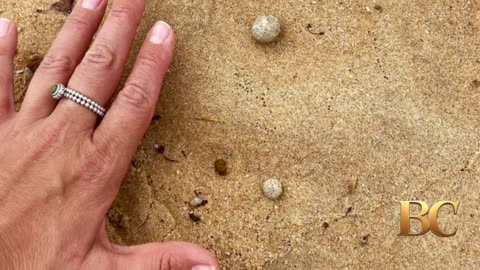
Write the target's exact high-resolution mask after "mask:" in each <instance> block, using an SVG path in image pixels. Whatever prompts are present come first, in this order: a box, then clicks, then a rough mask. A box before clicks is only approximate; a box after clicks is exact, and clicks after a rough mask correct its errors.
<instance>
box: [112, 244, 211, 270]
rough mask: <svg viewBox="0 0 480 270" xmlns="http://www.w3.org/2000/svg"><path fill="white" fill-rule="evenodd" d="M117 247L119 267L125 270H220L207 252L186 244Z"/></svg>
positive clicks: (115, 251)
mask: <svg viewBox="0 0 480 270" xmlns="http://www.w3.org/2000/svg"><path fill="white" fill-rule="evenodd" d="M116 247H117V250H114V253H117V254H119V255H120V256H119V257H118V261H117V262H116V263H117V265H124V266H126V267H125V269H145V270H153V269H155V270H156V269H178V270H184V269H185V270H218V269H220V267H219V266H218V262H217V260H216V259H215V257H213V255H212V254H210V252H208V251H207V250H205V249H203V248H201V247H199V246H197V245H194V244H191V243H186V242H166V243H161V244H160V243H151V244H145V245H140V246H133V247H118V246H116Z"/></svg>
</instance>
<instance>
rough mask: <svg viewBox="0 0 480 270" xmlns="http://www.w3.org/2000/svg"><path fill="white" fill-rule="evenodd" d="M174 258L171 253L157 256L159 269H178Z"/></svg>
mask: <svg viewBox="0 0 480 270" xmlns="http://www.w3.org/2000/svg"><path fill="white" fill-rule="evenodd" d="M175 261H176V260H175V259H174V258H173V256H172V255H171V254H164V255H163V256H162V257H160V258H159V262H158V265H160V270H173V269H178V268H177V267H176V266H175V264H176V263H175Z"/></svg>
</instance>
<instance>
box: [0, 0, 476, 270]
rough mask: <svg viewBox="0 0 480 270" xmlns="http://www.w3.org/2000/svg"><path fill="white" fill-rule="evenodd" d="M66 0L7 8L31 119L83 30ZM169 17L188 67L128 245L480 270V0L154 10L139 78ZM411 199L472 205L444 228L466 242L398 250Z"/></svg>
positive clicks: (126, 193)
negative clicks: (49, 77) (48, 79)
mask: <svg viewBox="0 0 480 270" xmlns="http://www.w3.org/2000/svg"><path fill="white" fill-rule="evenodd" d="M55 1H56V0H36V1H26V0H18V1H12V0H0V16H1V17H7V18H10V19H12V20H15V21H16V22H17V23H18V25H19V27H20V28H21V30H20V40H19V43H20V44H19V47H18V55H17V58H16V78H15V82H16V88H15V91H16V98H17V105H19V104H20V102H21V100H22V97H23V95H24V93H25V89H26V85H27V84H28V82H29V77H30V74H29V73H30V71H29V70H28V67H27V66H29V65H32V59H33V60H35V58H41V57H43V55H45V53H46V51H47V49H48V47H49V45H50V44H51V42H52V41H53V39H54V37H55V35H56V33H57V32H58V31H59V29H60V28H61V26H62V24H63V22H64V20H65V19H66V15H65V14H62V13H60V12H58V11H56V10H52V9H51V5H52V4H53V3H54V2H55ZM260 15H274V16H276V17H278V18H279V19H280V21H281V23H282V27H283V32H282V35H281V38H280V39H279V40H278V41H277V42H275V43H273V44H269V45H260V44H257V43H256V42H255V41H254V39H253V38H252V35H251V30H250V28H251V25H252V23H253V22H254V20H255V18H256V17H257V16H260ZM157 20H165V21H167V22H169V23H170V24H171V25H172V27H173V28H174V30H175V32H176V34H177V36H178V46H177V51H176V57H175V61H174V63H173V65H172V67H171V69H170V72H169V74H168V78H167V79H166V81H165V85H164V87H163V90H162V94H161V100H160V102H159V104H158V107H157V112H156V115H158V116H157V118H156V120H155V121H152V124H151V126H150V128H149V130H148V132H147V134H146V136H145V139H144V141H143V143H142V145H141V147H140V148H139V150H138V153H137V155H136V156H135V159H134V160H133V162H132V166H131V168H130V170H129V173H128V176H127V177H126V179H125V181H124V184H123V186H122V188H121V190H120V193H119V195H118V198H117V200H116V201H115V203H114V205H113V207H112V209H111V210H110V212H109V213H108V225H107V226H108V231H109V235H110V237H111V239H112V240H113V241H115V242H117V243H121V244H139V243H145V242H150V241H167V240H185V241H192V242H195V243H197V244H199V245H201V246H204V247H205V248H207V249H209V250H210V251H211V252H213V253H214V254H215V255H216V256H217V257H218V258H219V261H220V264H221V266H222V267H223V269H397V268H404V269H414V268H417V269H420V268H430V269H440V268H443V269H448V268H449V269H453V268H455V269H473V268H478V267H479V265H480V241H479V240H480V237H479V235H480V232H479V217H480V211H479V207H480V200H479V199H480V198H479V194H480V193H479V191H478V183H479V173H480V164H475V163H474V162H472V163H470V162H471V160H472V158H473V157H474V155H475V152H476V151H478V150H479V133H478V131H479V128H480V116H479V115H480V114H479V113H480V107H479V98H480V82H479V81H480V35H479V31H480V2H479V1H476V0H471V1H466V0H461V1H421V0H412V1H394V0H385V1H365V0H360V1H351V0H342V1H340V0H339V1H326V0H325V1H292V0H290V1H286V0H280V1H278V0H277V1H274V0H264V1H233V0H204V1H198V0H192V1H186V0H165V1H160V0H149V1H148V3H147V9H146V13H145V18H144V20H143V21H142V23H141V25H140V28H139V31H138V37H137V40H136V42H135V45H134V48H133V50H132V55H131V57H130V60H129V64H128V68H127V69H128V70H130V69H131V66H132V63H133V61H134V59H135V54H136V53H137V52H138V49H139V46H140V44H141V42H142V40H143V39H144V37H145V35H146V33H147V31H148V29H149V28H150V27H151V26H153V25H154V23H155V22H156V21H157ZM33 62H35V61H33ZM47 90H48V89H46V91H47ZM119 136H122V135H121V134H119ZM155 144H157V145H159V146H164V147H165V155H166V156H167V157H168V158H169V159H172V160H176V161H178V162H172V161H169V160H167V159H165V158H164V156H163V155H162V154H160V153H158V152H157V151H156V150H155V148H154V146H155ZM217 159H224V160H225V161H226V162H227V168H228V173H227V175H225V176H221V175H218V174H217V173H216V172H215V169H214V166H213V164H214V162H215V160H217ZM269 178H278V179H280V180H281V181H282V183H283V186H284V193H283V195H282V197H281V198H280V199H279V200H277V201H271V200H268V199H267V198H265V197H264V196H263V194H262V189H261V187H262V183H263V181H264V180H266V179H269ZM195 192H198V193H201V195H200V197H201V198H202V199H205V200H208V204H206V205H204V206H202V207H199V208H196V209H192V208H191V207H190V206H189V202H190V200H191V199H192V198H193V197H194V196H195ZM404 200H422V201H426V202H428V203H429V204H430V205H432V204H434V203H435V202H437V201H441V200H452V201H460V208H459V211H458V214H457V215H456V216H454V215H452V214H451V212H452V211H451V209H450V208H445V209H443V210H442V211H441V216H440V219H439V221H440V224H441V226H442V228H443V229H444V230H445V231H453V230H454V229H455V228H457V229H458V233H457V235H456V236H454V237H451V238H440V237H437V236H434V235H433V234H432V233H429V234H427V235H425V236H422V237H400V236H398V234H399V212H400V207H399V206H400V204H399V201H404ZM442 213H443V215H442ZM192 219H195V220H197V222H194V221H193V220H192ZM198 219H200V220H198ZM86 222H88V221H86ZM413 224H414V223H412V225H413ZM414 225H415V226H413V227H414V228H418V227H419V226H417V225H418V224H416V223H415V224H414Z"/></svg>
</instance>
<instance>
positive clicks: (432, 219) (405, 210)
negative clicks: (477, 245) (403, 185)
mask: <svg viewBox="0 0 480 270" xmlns="http://www.w3.org/2000/svg"><path fill="white" fill-rule="evenodd" d="M459 204H460V202H451V201H441V202H438V203H436V204H434V205H433V206H432V208H430V209H429V207H428V204H427V203H425V202H422V201H401V202H400V236H420V235H424V234H426V233H428V232H429V231H432V232H433V233H434V234H435V235H437V236H440V237H451V236H454V235H455V234H456V233H457V230H456V229H455V231H454V232H453V233H446V232H444V231H442V230H441V229H440V226H439V225H438V211H439V210H440V208H442V207H443V206H446V205H451V206H452V207H453V214H454V215H456V214H457V210H458V205H459ZM410 205H418V206H420V207H421V210H420V213H419V214H418V215H413V216H412V215H411V214H410ZM411 219H416V220H419V221H420V222H421V223H422V229H421V231H420V232H417V233H411V232H410V220H411Z"/></svg>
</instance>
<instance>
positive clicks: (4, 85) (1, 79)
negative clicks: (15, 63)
mask: <svg viewBox="0 0 480 270" xmlns="http://www.w3.org/2000/svg"><path fill="white" fill-rule="evenodd" d="M12 86H13V76H8V75H6V74H5V73H1V72H0V89H2V90H4V89H9V88H11V87H12Z"/></svg>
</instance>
